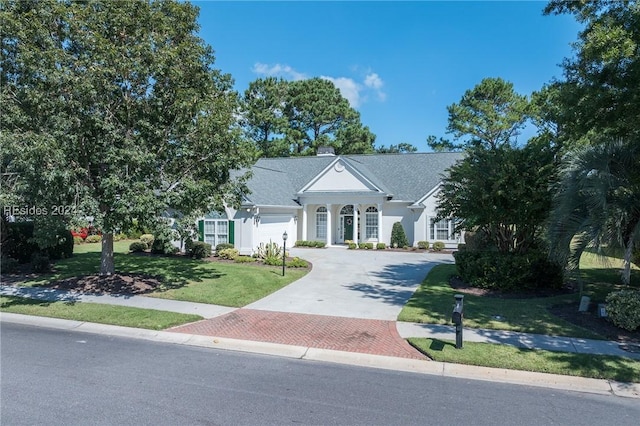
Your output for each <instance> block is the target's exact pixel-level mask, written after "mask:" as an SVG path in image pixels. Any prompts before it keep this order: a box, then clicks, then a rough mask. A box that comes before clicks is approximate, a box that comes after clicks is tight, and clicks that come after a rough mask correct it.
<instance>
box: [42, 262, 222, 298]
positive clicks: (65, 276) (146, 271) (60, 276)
mask: <svg viewBox="0 0 640 426" xmlns="http://www.w3.org/2000/svg"><path fill="white" fill-rule="evenodd" d="M114 261H115V266H116V276H118V277H125V278H132V279H133V280H134V281H136V280H137V282H139V283H141V284H143V285H147V284H149V282H152V281H155V285H152V287H153V288H151V289H150V290H151V291H156V292H157V291H167V290H171V289H175V288H180V287H183V286H184V285H186V284H187V283H189V282H203V281H205V280H212V279H217V278H220V277H222V276H224V275H225V274H223V273H221V272H220V271H219V270H217V269H216V268H215V266H213V265H212V264H211V263H210V262H203V261H199V260H193V259H188V258H184V257H180V256H155V255H146V256H139V255H132V254H125V253H115V254H114ZM99 272H100V253H95V252H89V253H78V254H75V255H74V256H73V257H71V258H69V259H63V260H61V261H58V262H56V264H55V266H54V271H53V272H52V273H48V274H42V275H40V276H37V277H34V278H32V279H33V280H34V281H39V280H44V281H45V282H43V283H36V284H34V285H33V287H37V288H48V287H51V286H54V285H56V283H62V284H64V286H63V287H61V288H65V289H67V290H77V291H84V290H86V289H85V288H84V287H83V284H86V283H83V279H84V281H89V280H91V281H92V283H91V287H92V288H91V291H90V292H94V290H95V291H98V292H107V293H108V292H112V291H114V288H113V283H112V282H111V281H113V279H109V278H108V277H105V279H104V280H103V281H104V283H103V284H104V285H103V287H104V288H100V287H101V285H100V283H99V282H97V281H100V280H96V278H97V274H98V273H99ZM112 277H113V276H112ZM74 282H77V285H76V287H74ZM134 286H135V284H134ZM125 287H126V286H125ZM116 291H117V290H116ZM125 292H126V290H125ZM130 292H133V293H135V292H136V291H130ZM140 292H145V291H140Z"/></svg>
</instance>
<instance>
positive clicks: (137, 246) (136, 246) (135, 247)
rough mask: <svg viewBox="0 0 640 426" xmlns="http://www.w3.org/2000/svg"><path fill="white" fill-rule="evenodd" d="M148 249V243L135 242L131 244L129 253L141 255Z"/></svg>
mask: <svg viewBox="0 0 640 426" xmlns="http://www.w3.org/2000/svg"><path fill="white" fill-rule="evenodd" d="M146 249H147V243H143V242H142V241H134V242H132V243H131V244H129V251H131V252H134V253H141V252H143V251H145V250H146Z"/></svg>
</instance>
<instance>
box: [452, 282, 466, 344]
mask: <svg viewBox="0 0 640 426" xmlns="http://www.w3.org/2000/svg"><path fill="white" fill-rule="evenodd" d="M454 297H455V299H456V304H455V306H454V307H453V313H452V314H451V322H452V323H454V324H455V326H456V349H462V318H463V317H464V312H463V310H464V309H463V305H464V301H463V299H464V296H463V295H462V294H456V295H455V296H454Z"/></svg>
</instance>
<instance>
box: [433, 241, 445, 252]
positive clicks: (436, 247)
mask: <svg viewBox="0 0 640 426" xmlns="http://www.w3.org/2000/svg"><path fill="white" fill-rule="evenodd" d="M442 250H444V243H443V242H442V241H436V242H435V243H433V251H442Z"/></svg>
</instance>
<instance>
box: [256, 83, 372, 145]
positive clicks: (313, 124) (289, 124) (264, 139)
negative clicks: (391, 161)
mask: <svg viewBox="0 0 640 426" xmlns="http://www.w3.org/2000/svg"><path fill="white" fill-rule="evenodd" d="M244 107H245V113H244V122H245V127H246V131H247V134H248V135H249V137H250V138H251V140H253V141H254V142H255V143H256V144H257V145H258V146H259V148H260V151H261V155H262V156H265V157H278V156H289V155H291V156H300V155H314V154H315V153H316V152H317V149H318V147H319V146H332V147H333V148H334V150H335V152H336V154H355V153H371V152H374V143H375V135H374V134H373V133H371V131H370V130H369V128H368V127H366V126H363V125H362V123H361V122H360V114H359V113H358V112H357V111H356V110H355V109H353V108H352V107H351V106H350V105H349V101H347V99H346V98H344V97H343V96H342V94H341V93H340V91H339V90H338V88H336V87H335V86H334V84H333V83H332V82H331V81H329V80H326V79H323V78H311V79H307V80H298V81H292V82H289V81H286V80H281V79H275V78H266V79H258V80H256V81H254V82H252V83H251V84H250V86H249V88H248V89H247V90H246V91H245V93H244Z"/></svg>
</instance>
